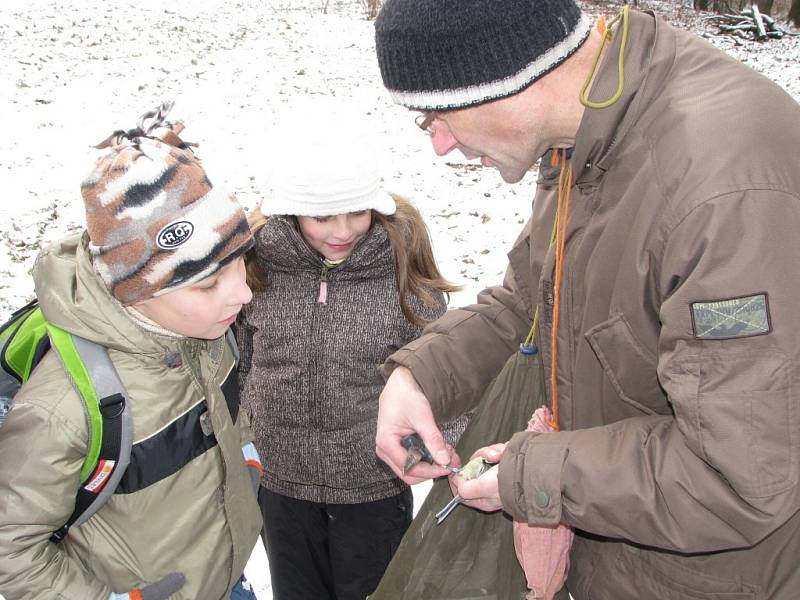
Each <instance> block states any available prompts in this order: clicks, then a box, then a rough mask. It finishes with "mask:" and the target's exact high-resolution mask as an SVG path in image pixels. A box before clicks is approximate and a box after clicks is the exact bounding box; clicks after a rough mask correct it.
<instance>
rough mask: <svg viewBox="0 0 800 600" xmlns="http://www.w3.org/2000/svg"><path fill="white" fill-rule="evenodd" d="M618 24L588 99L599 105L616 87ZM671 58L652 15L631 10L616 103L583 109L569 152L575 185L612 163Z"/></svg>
mask: <svg viewBox="0 0 800 600" xmlns="http://www.w3.org/2000/svg"><path fill="white" fill-rule="evenodd" d="M621 40H622V21H620V22H619V23H618V24H617V26H616V27H615V31H614V39H613V40H612V42H611V44H610V45H609V47H608V49H607V51H606V56H605V58H604V59H603V62H602V64H601V66H600V69H599V72H598V74H597V76H596V78H595V81H594V83H593V85H592V90H591V93H590V94H589V99H590V100H593V101H596V102H597V101H600V102H601V101H604V100H606V99H608V98H610V97H611V96H613V95H614V93H615V92H616V90H617V86H618V84H619V71H618V63H619V52H620V44H621ZM674 59H675V38H674V34H673V32H672V31H670V30H669V29H668V28H666V27H665V26H664V22H663V21H662V20H661V18H660V17H657V16H655V15H654V14H653V13H652V12H649V11H648V12H647V13H640V12H636V11H631V13H630V24H629V31H628V42H627V47H626V50H625V57H624V63H623V64H624V88H623V92H622V96H621V97H620V99H619V100H618V101H617V102H616V103H614V104H612V105H611V106H609V107H608V108H602V109H596V108H588V107H587V108H586V110H585V112H584V115H583V119H582V120H581V123H580V126H579V127H578V133H577V135H576V139H575V148H574V151H573V154H572V165H573V173H574V177H575V182H576V184H581V183H589V182H592V181H594V180H596V179H597V178H599V177H601V176H602V174H603V173H605V171H607V170H608V168H609V165H610V163H611V162H612V161H613V157H614V151H615V149H616V148H617V147H618V145H619V144H620V143H621V142H622V141H623V140H624V138H625V137H626V136H627V135H628V134H629V133H630V131H631V130H632V129H633V128H634V127H635V126H636V123H637V121H638V119H639V117H640V115H641V113H642V111H643V110H644V109H646V108H647V106H648V105H649V104H650V102H651V101H652V99H653V98H654V97H655V96H656V95H657V94H658V93H659V90H660V88H661V86H662V85H663V82H664V79H665V76H666V74H667V73H668V71H669V69H670V68H671V65H672V63H673V62H674Z"/></svg>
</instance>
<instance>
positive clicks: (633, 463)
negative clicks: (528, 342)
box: [376, 0, 800, 600]
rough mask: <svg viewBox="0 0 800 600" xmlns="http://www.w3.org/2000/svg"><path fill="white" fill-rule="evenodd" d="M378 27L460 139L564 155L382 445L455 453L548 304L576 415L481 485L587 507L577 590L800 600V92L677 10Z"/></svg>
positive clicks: (385, 402) (413, 348)
mask: <svg viewBox="0 0 800 600" xmlns="http://www.w3.org/2000/svg"><path fill="white" fill-rule="evenodd" d="M376 34H377V35H376V46H377V52H378V61H379V64H380V68H381V73H382V76H383V80H384V83H385V85H386V87H387V88H388V89H389V92H390V93H391V94H392V96H393V98H394V99H395V101H396V102H398V103H400V104H402V105H404V106H406V107H408V108H409V109H412V110H415V111H418V112H420V113H421V115H420V116H419V117H418V124H419V125H421V126H422V127H423V128H425V129H426V130H427V131H428V133H429V134H430V135H431V140H432V143H433V147H434V150H435V151H436V153H437V154H440V155H442V154H446V153H448V152H450V151H452V150H454V149H457V150H460V151H461V152H462V153H463V154H464V155H465V156H466V157H467V158H477V157H480V159H481V163H482V164H483V165H484V166H492V167H496V168H497V169H498V171H499V172H500V174H501V176H502V177H503V179H504V180H505V181H507V182H509V183H513V182H516V181H519V180H520V179H521V178H522V177H523V176H524V175H525V173H526V172H527V171H528V169H530V168H531V167H532V166H533V165H535V164H536V162H537V160H539V158H540V157H542V156H543V155H544V158H543V160H542V161H541V163H540V167H539V183H538V189H537V194H536V198H535V200H534V203H533V213H532V216H531V219H530V221H529V222H528V223H527V225H526V226H525V229H524V231H523V232H522V235H520V237H519V238H518V240H517V242H516V243H515V244H514V246H513V248H512V250H511V251H510V253H509V267H508V271H507V273H506V277H505V280H504V282H503V284H502V285H500V286H497V287H493V288H489V289H487V290H485V291H484V292H482V293H481V294H480V296H479V298H478V303H477V304H475V305H473V306H470V307H467V308H464V309H460V310H453V311H450V312H449V313H448V314H446V315H445V316H444V317H442V318H441V319H439V320H438V321H436V322H435V323H433V324H432V325H430V326H429V327H428V328H426V330H425V333H424V335H423V336H422V337H421V338H419V339H418V340H416V341H415V342H414V343H412V344H410V345H409V346H406V347H405V348H403V349H401V350H399V351H398V352H397V353H395V354H394V355H393V356H392V357H391V358H390V359H389V362H388V363H387V365H386V371H387V372H391V376H390V377H389V379H388V381H387V385H386V388H385V390H384V392H383V394H382V397H381V406H380V414H379V420H378V433H377V451H378V454H379V456H381V458H383V459H384V460H385V461H386V462H387V463H388V464H389V465H390V466H392V468H393V469H394V470H395V471H396V472H398V473H400V472H401V466H402V464H403V459H404V457H405V453H404V451H403V449H402V448H401V447H400V445H399V443H398V442H399V438H400V437H401V436H403V435H405V434H407V433H409V432H411V431H417V432H419V433H420V434H421V436H422V437H423V439H424V440H425V442H426V444H427V445H428V447H429V448H430V449H431V451H432V452H433V455H434V458H435V459H436V460H437V462H438V463H439V464H442V465H444V464H447V463H449V462H450V461H451V458H453V457H451V455H450V450H449V449H448V448H447V447H446V445H445V444H444V443H443V441H442V437H441V434H440V433H439V431H438V428H437V427H436V424H435V423H436V422H437V421H438V422H442V421H446V420H448V419H451V418H453V416H455V415H457V414H459V413H461V412H463V411H465V410H467V409H468V408H470V407H471V406H472V405H473V404H474V403H475V402H477V400H478V399H479V398H480V395H481V393H482V391H483V390H484V388H485V387H486V385H487V384H488V382H489V381H490V380H491V378H492V377H494V376H495V375H496V374H497V372H498V371H499V369H500V367H501V366H502V365H503V363H504V362H505V360H506V359H507V358H508V356H509V355H510V354H511V353H512V352H513V351H514V350H515V348H516V347H517V345H518V344H519V343H520V342H521V341H522V340H524V339H525V336H526V335H527V333H528V331H529V329H530V328H531V323H532V322H533V320H534V317H535V315H537V314H538V328H537V332H536V335H537V342H538V346H539V350H540V353H541V356H542V361H543V367H544V372H545V373H546V380H547V393H548V398H549V399H550V402H551V404H557V406H558V424H559V426H560V431H559V432H556V433H546V434H537V433H530V432H524V433H518V434H517V435H515V436H514V437H513V438H512V439H511V440H510V441H509V442H508V444H507V445H506V444H499V445H496V446H493V447H491V448H488V449H486V450H484V451H483V453H484V454H485V455H487V456H490V457H492V458H495V459H497V460H500V464H499V468H496V469H492V470H490V471H489V472H488V473H487V474H486V475H484V476H483V477H481V478H479V479H477V480H475V481H472V482H463V481H458V479H457V480H456V481H458V491H459V493H460V494H461V495H462V496H463V497H465V498H467V499H468V500H467V503H468V504H471V505H472V506H474V507H477V508H481V509H483V510H497V509H500V508H502V509H503V510H504V511H506V512H507V513H509V514H510V515H511V516H512V517H513V518H514V519H516V520H519V521H523V522H527V523H530V524H532V525H554V524H556V523H559V522H564V523H566V524H568V525H571V526H573V527H574V528H575V529H576V539H575V543H574V545H573V549H572V553H571V567H570V571H569V577H568V580H567V588H568V590H569V592H570V593H571V594H572V596H573V597H574V598H575V599H576V600H583V599H586V598H600V599H610V600H626V599H631V600H649V599H651V598H659V599H665V598H667V599H678V598H680V599H683V598H693V599H701V598H703V599H711V598H714V599H717V600H722V599H723V598H724V599H725V600H744V599H753V600H755V599H758V600H767V599H784V598H796V597H798V594H800V514H798V509H800V490H799V488H798V464H799V463H800V393H798V390H797V383H796V382H797V380H798V376H799V375H800V367H798V358H800V335H798V333H800V332H799V331H798V330H800V302H799V301H798V294H800V267H798V266H797V265H799V264H800V241H798V236H797V233H796V232H797V231H798V229H800V168H799V167H798V162H797V150H798V147H800V107H798V105H797V103H796V102H794V101H793V100H792V99H791V98H790V97H789V96H788V95H787V94H785V93H784V92H783V91H782V90H781V89H780V88H778V87H777V86H776V85H774V84H773V83H771V82H770V81H768V80H767V79H766V78H764V77H762V76H761V75H759V74H757V73H755V72H754V71H752V70H751V69H749V68H748V67H746V66H744V65H742V64H740V63H738V62H737V61H735V60H733V59H731V58H730V57H728V56H726V55H725V54H724V53H722V52H720V51H717V50H715V49H713V48H712V47H710V46H709V45H708V44H706V43H705V42H703V41H701V40H700V39H698V38H696V37H695V36H693V35H691V34H688V33H686V32H683V31H679V30H676V29H674V28H673V27H671V26H669V25H668V24H666V23H665V22H664V21H663V20H661V19H660V18H658V17H656V16H654V15H652V14H643V13H634V12H631V13H630V14H629V15H628V14H625V16H624V18H621V19H620V20H619V21H618V22H617V23H616V24H615V25H614V28H613V35H611V34H609V35H608V36H607V37H606V35H605V34H604V32H603V31H602V27H597V28H595V27H594V26H593V25H592V24H591V23H589V21H588V19H587V18H586V17H585V16H584V15H582V14H581V11H580V9H579V8H578V7H577V5H575V4H573V2H572V0H537V1H536V2H530V1H527V0H526V1H523V0H461V1H460V2H442V1H441V0H387V2H386V3H385V4H384V7H383V9H382V11H381V14H380V15H379V17H378V20H377V22H376ZM620 54H622V55H623V56H622V59H620ZM596 56H599V57H600V60H599V62H598V63H597V67H596V68H595V62H594V61H595V57H596ZM584 83H586V84H587V85H586V88H585V89H586V90H588V91H587V92H586V93H585V94H584V91H583V89H584ZM546 153H547V154H546ZM553 154H556V155H559V156H560V157H561V160H562V164H564V168H563V170H561V171H560V169H559V168H553V167H552V166H551V160H550V159H551V155H553ZM559 171H560V172H561V177H560V178H559ZM559 180H560V182H559ZM557 205H560V208H558V212H559V215H560V224H561V225H562V227H560V228H558V229H556V228H554V220H555V216H556V212H557ZM555 231H559V233H558V234H557V235H555V236H554V235H553V233H554V232H555ZM554 237H555V238H556V239H555V240H553V238H554ZM557 257H558V258H557ZM559 280H560V281H559ZM554 315H559V317H558V318H557V320H556V319H554ZM554 332H555V336H554ZM553 337H555V343H554V340H553ZM553 348H555V349H556V352H555V354H554V353H553ZM554 356H555V357H556V358H557V360H555V361H554ZM554 362H555V364H556V366H555V368H554V367H553V364H554ZM551 372H552V374H553V376H552V379H551V375H550V374H551ZM553 384H555V385H553ZM554 398H557V402H556V401H554ZM503 441H504V440H486V443H487V444H491V443H493V442H503ZM501 457H502V458H501ZM462 458H466V457H462ZM444 474H446V471H445V470H444V469H442V468H440V467H437V466H427V465H419V466H417V467H415V469H414V470H413V476H407V477H406V478H405V479H406V481H409V482H411V483H413V482H416V481H420V480H421V479H424V478H430V477H435V476H441V475H444Z"/></svg>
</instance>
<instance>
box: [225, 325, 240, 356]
mask: <svg viewBox="0 0 800 600" xmlns="http://www.w3.org/2000/svg"><path fill="white" fill-rule="evenodd" d="M225 341H226V342H228V346H230V347H231V352H233V362H234V364H236V365H238V364H239V344H237V343H236V335H234V333H233V329H231V328H230V327H228V331H226V332H225Z"/></svg>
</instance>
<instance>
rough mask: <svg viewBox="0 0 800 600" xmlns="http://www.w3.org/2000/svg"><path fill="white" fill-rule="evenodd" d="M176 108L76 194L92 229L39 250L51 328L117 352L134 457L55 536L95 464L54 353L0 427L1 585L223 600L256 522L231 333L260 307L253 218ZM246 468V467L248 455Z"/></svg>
mask: <svg viewBox="0 0 800 600" xmlns="http://www.w3.org/2000/svg"><path fill="white" fill-rule="evenodd" d="M169 108H171V104H165V105H163V106H162V107H161V108H160V109H159V110H158V111H154V112H152V113H147V114H146V115H145V116H144V117H142V119H140V121H139V125H138V127H137V128H135V129H132V130H130V131H128V132H122V131H118V132H115V133H114V134H112V136H111V137H110V138H109V139H108V140H106V141H105V142H103V143H102V144H100V145H99V146H98V147H99V148H100V147H110V148H111V149H110V150H109V151H108V153H107V154H106V155H104V156H103V157H101V158H100V159H99V160H98V162H97V164H96V167H95V169H94V171H93V172H92V173H91V174H90V175H89V177H88V178H87V179H86V180H85V181H84V182H83V184H82V186H81V192H82V195H83V200H84V203H85V207H86V225H87V226H86V231H84V232H82V233H81V234H76V235H71V236H68V237H66V238H65V239H63V240H61V241H60V242H58V243H55V244H53V245H52V246H51V247H50V248H48V249H46V250H44V251H43V252H42V253H41V254H40V256H39V258H38V259H37V261H36V266H35V267H34V281H35V286H36V295H37V297H38V299H39V302H40V305H41V308H42V311H43V313H44V316H45V318H46V319H47V320H48V321H49V322H50V323H53V324H54V325H57V326H58V327H60V328H62V329H64V330H66V331H68V332H70V333H72V334H75V335H78V336H80V337H82V338H86V339H88V340H90V341H92V342H95V343H97V344H100V345H102V346H104V347H105V348H107V349H108V353H109V356H110V359H111V361H112V363H113V364H114V366H115V368H116V370H117V372H118V374H119V377H120V379H121V380H122V383H123V384H124V386H125V389H126V393H127V402H128V405H129V408H130V409H131V411H132V418H133V442H134V443H133V448H132V452H131V457H130V464H129V465H128V467H127V469H126V471H125V472H124V475H123V477H122V479H121V481H120V484H119V486H118V487H117V489H116V492H115V493H114V494H113V496H111V498H110V499H109V500H108V502H107V503H105V504H104V505H103V506H102V507H101V508H100V510H99V511H98V512H97V513H96V514H94V515H93V516H92V517H91V518H90V519H89V520H88V521H86V522H85V523H83V524H82V525H80V526H79V527H75V528H72V529H69V531H68V535H67V536H66V538H65V539H64V540H63V541H61V542H60V543H53V542H51V541H50V536H51V534H52V533H53V532H54V531H56V530H58V529H59V528H61V527H62V526H63V525H64V523H65V522H67V520H68V518H69V517H70V515H71V513H72V511H73V508H74V504H75V494H76V491H77V490H78V487H79V485H80V483H81V482H80V476H79V473H80V470H81V465H82V463H83V461H84V459H85V458H86V455H87V440H88V435H89V428H88V425H87V422H86V410H85V407H84V405H83V401H82V400H81V399H80V397H79V396H78V395H77V394H76V392H75V391H74V390H73V387H72V385H71V383H70V381H69V378H68V376H67V374H66V371H65V370H64V368H63V366H62V365H61V364H60V363H59V358H58V356H57V354H56V352H54V351H51V352H48V353H47V354H46V355H45V356H44V358H43V359H42V360H41V362H40V364H39V365H38V366H37V368H36V370H35V371H34V372H33V374H32V375H31V378H30V380H29V381H28V382H27V383H26V384H25V385H23V387H22V388H21V389H20V391H19V392H18V393H17V395H16V397H15V398H14V402H13V404H12V408H11V411H10V412H9V414H8V415H7V418H6V422H5V425H4V426H3V428H2V430H0V456H2V460H0V514H2V515H3V518H2V522H1V523H0V593H2V594H3V595H4V596H5V597H6V599H7V600H15V599H17V598H26V599H28V598H31V599H33V598H37V599H38V598H42V599H44V598H47V599H52V598H61V599H70V600H86V599H88V598H92V599H97V600H106V599H110V600H117V599H126V600H127V599H136V598H145V599H151V600H156V599H158V598H167V597H170V598H181V599H190V598H191V599H201V598H202V599H210V600H211V599H213V600H221V599H227V598H228V597H229V596H230V594H231V591H232V590H233V591H234V592H235V593H240V591H241V590H240V588H241V583H240V581H239V580H240V577H241V575H242V571H243V569H244V566H245V563H246V562H247V559H248V557H249V556H250V551H251V549H252V548H253V545H254V544H255V542H256V539H257V537H258V534H259V530H260V526H261V519H260V513H259V508H258V505H257V503H256V499H255V495H254V493H253V487H252V479H251V475H250V474H249V469H248V466H250V467H251V468H252V469H253V470H260V464H259V463H258V460H257V456H256V455H255V453H254V451H253V448H252V444H251V433H250V429H249V423H248V421H247V419H246V417H245V416H244V414H243V413H241V412H240V411H239V410H238V394H237V393H236V377H235V366H236V363H235V357H234V351H233V350H232V348H231V347H230V345H229V344H228V343H227V341H226V336H225V334H226V332H227V330H228V326H229V325H230V324H231V323H232V322H233V320H234V319H235V318H236V315H237V314H238V312H239V310H240V309H241V307H242V305H243V304H246V303H247V302H249V301H250V298H251V293H250V289H249V288H248V287H247V285H246V283H245V272H244V262H243V258H242V256H243V254H244V253H245V252H246V251H247V250H248V249H249V248H250V247H251V245H252V243H253V242H252V236H251V234H250V230H249V228H248V226H247V221H246V218H245V215H244V213H243V211H242V209H241V207H240V206H239V204H238V203H237V202H236V200H235V199H234V198H233V197H232V196H230V197H229V196H227V195H225V194H223V193H221V192H220V191H219V190H217V189H214V188H213V186H212V185H211V182H210V181H209V180H208V178H207V177H206V174H205V172H204V171H203V169H202V167H201V166H200V163H199V161H198V159H197V158H196V157H195V155H194V154H193V152H192V151H191V149H189V147H188V146H187V145H186V144H185V143H184V142H183V141H182V140H181V139H180V137H179V134H180V132H181V131H182V129H183V125H182V124H181V123H176V124H172V123H168V122H166V121H164V117H165V116H166V112H168V110H169ZM248 459H249V460H248Z"/></svg>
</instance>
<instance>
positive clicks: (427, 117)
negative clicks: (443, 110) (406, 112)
mask: <svg viewBox="0 0 800 600" xmlns="http://www.w3.org/2000/svg"><path fill="white" fill-rule="evenodd" d="M438 116H439V113H437V112H433V111H431V112H424V113H420V114H418V115H417V116H416V117H415V118H414V123H415V124H416V126H417V127H419V128H420V129H422V131H424V132H425V133H427V134H428V135H432V134H433V130H432V129H431V125H433V122H434V121H435V120H436V119H437V117H438Z"/></svg>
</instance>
